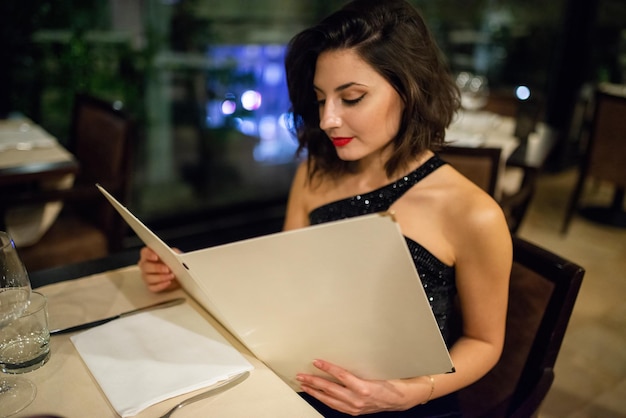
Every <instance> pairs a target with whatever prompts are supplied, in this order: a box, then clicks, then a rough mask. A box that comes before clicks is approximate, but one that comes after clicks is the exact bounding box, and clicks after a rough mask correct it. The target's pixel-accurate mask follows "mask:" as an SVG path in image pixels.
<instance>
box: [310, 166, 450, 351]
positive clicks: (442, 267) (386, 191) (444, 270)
mask: <svg viewBox="0 0 626 418" xmlns="http://www.w3.org/2000/svg"><path fill="white" fill-rule="evenodd" d="M444 164H445V162H443V161H442V160H441V159H439V158H438V157H437V156H433V157H431V158H430V159H429V160H428V161H426V162H425V163H424V164H422V165H421V166H419V167H418V168H417V169H415V170H414V171H412V172H411V173H409V174H407V175H406V176H404V177H402V178H400V179H399V180H397V181H395V182H393V183H390V184H388V185H386V186H383V187H381V188H379V189H376V190H373V191H371V192H368V193H364V194H359V195H356V196H352V197H349V198H346V199H341V200H337V201H334V202H331V203H328V204H326V205H323V206H320V207H318V208H315V209H313V210H312V211H311V212H310V213H309V221H310V222H311V225H316V224H320V223H324V222H331V221H337V220H339V219H345V218H351V217H354V216H360V215H366V214H370V213H376V212H383V211H386V210H388V209H389V207H390V206H391V205H392V204H393V203H394V202H395V201H396V200H398V199H399V198H400V197H402V196H403V195H404V193H405V192H406V191H408V190H409V189H410V188H411V187H413V186H414V185H415V184H416V183H418V182H419V181H420V180H422V179H423V178H424V177H426V176H427V175H429V174H430V173H432V172H433V171H435V170H436V169H438V168H439V167H441V166H442V165H444ZM405 239H406V242H407V246H408V248H409V252H410V253H411V257H412V258H413V262H414V263H415V267H416V269H417V271H418V273H419V276H420V279H421V281H422V285H423V286H424V291H425V292H426V296H427V297H428V300H429V302H430V306H431V308H432V310H433V313H434V315H435V318H436V319H437V323H438V324H439V329H440V330H441V333H442V335H443V337H444V339H445V340H446V342H447V343H448V344H449V343H450V332H451V329H450V325H449V321H450V320H451V319H452V315H451V313H452V308H453V300H454V296H455V295H456V282H455V271H454V267H451V266H448V265H446V264H444V263H443V262H441V261H440V260H439V259H438V258H437V257H435V256H434V255H432V254H431V253H430V252H429V251H428V250H427V249H425V248H424V247H422V246H421V245H420V244H418V243H417V242H415V241H413V240H412V239H410V238H407V237H405Z"/></svg>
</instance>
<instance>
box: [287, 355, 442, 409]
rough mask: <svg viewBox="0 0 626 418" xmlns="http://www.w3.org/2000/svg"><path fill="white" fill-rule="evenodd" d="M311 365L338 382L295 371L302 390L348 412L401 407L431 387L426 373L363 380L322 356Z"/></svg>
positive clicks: (425, 394) (425, 395)
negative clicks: (410, 376)
mask: <svg viewBox="0 0 626 418" xmlns="http://www.w3.org/2000/svg"><path fill="white" fill-rule="evenodd" d="M313 365H314V366H315V367H317V368H318V369H320V370H322V371H323V372H325V373H327V374H329V375H330V376H332V377H334V378H335V379H336V381H337V382H338V383H335V382H332V381H330V380H328V379H325V378H323V377H319V376H314V375H310V374H298V375H297V376H296V379H297V380H298V381H299V382H300V385H301V388H302V390H303V391H304V392H306V393H308V394H309V395H311V396H313V397H314V398H316V399H318V400H319V401H321V402H323V403H325V404H326V405H328V406H330V407H331V408H333V409H336V410H338V411H340V412H343V413H346V414H350V415H362V414H371V413H374V412H381V411H403V410H406V409H409V408H411V407H413V406H415V405H417V404H418V403H420V402H423V401H425V400H426V399H427V398H428V396H429V393H430V390H431V389H430V379H429V378H428V377H420V378H415V379H410V380H409V379H407V380H364V379H360V378H358V377H356V376H355V375H353V374H352V373H350V372H348V371H346V370H345V369H342V368H341V367H339V366H336V365H334V364H332V363H329V362H327V361H324V360H315V361H314V362H313ZM421 394H423V398H422V396H421Z"/></svg>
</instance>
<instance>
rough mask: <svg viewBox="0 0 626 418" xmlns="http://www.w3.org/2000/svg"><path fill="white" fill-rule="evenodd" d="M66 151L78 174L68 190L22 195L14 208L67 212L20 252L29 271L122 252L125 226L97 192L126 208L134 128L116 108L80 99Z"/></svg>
mask: <svg viewBox="0 0 626 418" xmlns="http://www.w3.org/2000/svg"><path fill="white" fill-rule="evenodd" d="M71 129H72V132H71V137H70V143H69V146H68V149H69V150H70V151H71V152H73V153H74V155H75V156H76V158H77V160H78V162H79V164H80V171H79V173H78V175H77V176H76V179H75V182H74V186H73V187H72V188H70V189H66V190H45V191H44V190H37V191H28V192H24V193H19V194H17V196H15V198H14V199H12V201H11V205H24V204H33V203H45V202H53V201H62V202H63V205H64V206H63V210H62V212H61V214H60V215H59V217H58V218H57V220H56V221H55V222H54V224H53V225H52V227H51V228H50V229H49V230H48V231H47V232H46V233H45V234H44V236H43V237H42V238H41V239H40V240H39V241H38V242H36V243H35V244H33V245H31V246H27V247H22V248H18V251H19V253H20V257H21V258H22V260H23V262H24V264H25V265H26V268H27V269H28V270H29V271H35V270H39V269H45V268H50V267H55V266H59V265H64V264H71V263H77V262H80V261H84V260H89V259H96V258H100V257H104V256H106V255H108V254H109V253H111V252H114V251H117V250H119V249H121V248H122V245H123V238H124V234H125V228H126V224H125V223H124V222H123V220H121V218H120V217H119V216H117V213H115V210H114V209H113V207H112V206H111V205H110V204H109V203H108V202H107V201H106V199H105V198H104V197H103V196H102V195H101V193H100V192H99V191H98V189H97V188H96V187H95V183H100V184H101V185H102V186H104V187H105V188H106V189H107V190H108V191H109V192H110V193H112V194H113V195H114V196H116V198H117V199H120V201H122V202H127V200H128V193H129V186H130V169H131V146H132V141H133V139H134V135H135V126H134V122H133V120H132V118H131V117H129V116H128V115H127V114H126V113H125V112H123V111H122V110H119V109H116V108H114V107H113V105H112V103H109V102H106V101H104V100H101V99H98V98H95V97H91V96H88V95H84V94H78V95H77V96H76V98H75V103H74V110H73V115H72V128H71Z"/></svg>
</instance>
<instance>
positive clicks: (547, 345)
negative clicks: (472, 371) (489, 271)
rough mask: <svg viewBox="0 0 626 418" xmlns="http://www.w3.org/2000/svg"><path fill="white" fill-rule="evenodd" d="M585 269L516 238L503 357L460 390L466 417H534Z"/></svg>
mask: <svg viewBox="0 0 626 418" xmlns="http://www.w3.org/2000/svg"><path fill="white" fill-rule="evenodd" d="M584 273H585V271H584V269H583V268H582V267H580V266H578V265H576V264H575V263H572V262H570V261H568V260H565V259H563V258H561V257H559V256H558V255H556V254H554V253H552V252H550V251H547V250H545V249H542V248H540V247H538V246H536V245H534V244H532V243H530V242H528V241H525V240H523V239H521V238H518V237H514V238H513V268H512V272H511V284H510V290H509V307H508V313H507V322H506V337H505V342H504V350H503V353H502V356H501V358H500V360H499V361H498V363H497V364H496V366H495V367H494V368H493V369H492V370H491V371H490V372H489V373H488V374H487V375H486V376H484V377H483V378H482V379H480V380H479V381H477V382H476V383H474V384H472V385H470V386H469V387H467V388H465V389H463V390H461V391H460V393H459V396H460V402H461V406H462V410H463V416H464V417H468V418H471V417H485V418H487V417H515V418H522V417H524V418H527V417H532V416H536V414H537V410H538V409H539V406H540V405H541V403H542V401H543V399H544V398H545V396H546V394H547V393H548V390H549V389H550V387H551V385H552V382H553V380H554V364H555V362H556V358H557V355H558V353H559V350H560V348H561V343H562V341H563V336H564V335H565V330H566V328H567V324H568V322H569V319H570V315H571V313H572V310H573V308H574V302H575V301H576V297H577V295H578V291H579V289H580V286H581V283H582V279H583V275H584Z"/></svg>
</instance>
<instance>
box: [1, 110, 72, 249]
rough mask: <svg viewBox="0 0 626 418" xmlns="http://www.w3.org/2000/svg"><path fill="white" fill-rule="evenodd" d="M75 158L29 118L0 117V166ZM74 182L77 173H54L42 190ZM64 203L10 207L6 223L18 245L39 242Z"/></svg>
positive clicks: (40, 184) (18, 165) (62, 186)
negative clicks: (1, 118)
mask: <svg viewBox="0 0 626 418" xmlns="http://www.w3.org/2000/svg"><path fill="white" fill-rule="evenodd" d="M73 158H74V157H73V156H72V154H71V153H70V152H68V151H67V150H66V149H65V148H63V146H61V144H59V142H58V141H57V140H56V139H55V138H54V137H53V136H52V135H50V134H49V133H48V132H46V131H45V130H44V129H43V128H41V127H40V126H38V125H36V124H34V123H33V122H31V121H30V120H28V119H7V120H0V168H14V167H20V166H23V165H27V164H47V163H56V162H64V161H71V160H72V159H73ZM73 184H74V174H63V175H59V176H51V177H49V178H46V179H45V180H44V181H41V182H40V183H39V187H40V188H41V189H42V190H51V189H65V188H70V187H72V185H73ZM62 208H63V204H62V203H61V202H51V203H48V204H40V205H29V206H20V207H15V208H10V209H8V210H7V211H6V213H5V220H4V221H5V225H6V229H7V232H8V233H9V234H10V235H11V237H12V238H13V240H14V241H15V244H16V245H17V246H18V247H25V246H29V245H32V244H34V243H36V242H37V241H39V239H41V237H42V236H43V235H44V234H45V233H46V231H47V230H48V229H49V228H50V227H51V226H52V224H53V223H54V221H55V220H56V218H57V216H58V215H59V213H60V212H61V209H62Z"/></svg>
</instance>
